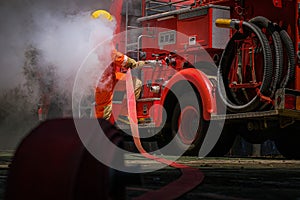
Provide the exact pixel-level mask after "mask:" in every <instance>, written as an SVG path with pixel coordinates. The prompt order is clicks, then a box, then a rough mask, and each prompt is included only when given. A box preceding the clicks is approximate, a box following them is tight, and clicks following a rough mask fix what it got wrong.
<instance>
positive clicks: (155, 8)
mask: <svg viewBox="0 0 300 200" xmlns="http://www.w3.org/2000/svg"><path fill="white" fill-rule="evenodd" d="M188 1H189V0H179V1H172V0H169V2H162V1H158V0H146V1H145V12H146V15H148V12H149V11H153V12H155V14H158V13H162V12H166V11H170V10H171V8H172V6H174V7H180V8H185V7H187V6H184V5H177V4H179V3H183V2H188ZM151 3H152V4H155V5H153V6H151V5H149V4H151ZM158 8H167V10H163V9H161V10H160V9H158ZM147 11H148V12H147Z"/></svg>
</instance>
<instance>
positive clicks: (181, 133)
mask: <svg viewBox="0 0 300 200" xmlns="http://www.w3.org/2000/svg"><path fill="white" fill-rule="evenodd" d="M110 12H111V14H113V15H114V16H115V18H116V20H117V23H118V24H117V30H116V32H117V33H123V36H122V37H119V38H118V40H116V41H115V43H116V48H117V49H118V50H119V51H121V52H126V53H127V54H128V55H129V56H131V57H133V58H135V59H136V60H144V61H145V62H146V65H145V66H144V67H143V68H142V69H141V70H139V71H136V72H135V71H134V70H133V74H134V75H135V76H136V77H137V78H139V79H140V80H141V81H142V83H143V86H142V94H141V97H140V98H139V99H136V105H137V106H136V111H137V118H138V123H139V124H138V125H139V128H140V130H141V132H143V130H144V132H145V134H150V135H151V133H152V132H155V130H160V131H159V133H156V132H155V135H154V136H152V137H150V136H149V137H148V138H147V139H146V140H151V141H155V142H157V144H158V147H159V148H162V147H164V146H165V145H166V144H168V143H169V142H170V141H171V140H172V139H174V138H175V137H176V142H175V146H174V148H179V149H180V148H183V146H184V145H185V144H191V145H190V147H189V148H188V150H187V154H197V152H199V149H200V147H201V145H202V144H203V141H204V138H205V137H206V136H208V134H213V132H209V131H208V129H209V127H210V125H212V124H213V126H218V124H222V123H224V126H223V125H221V126H222V128H221V129H222V132H221V134H220V136H218V138H219V139H218V141H217V143H216V145H215V146H214V148H213V149H212V150H211V151H210V153H209V155H214V156H221V155H224V154H226V153H227V152H228V151H229V149H230V148H231V147H232V144H233V141H234V139H235V137H236V136H237V135H238V134H239V135H241V136H242V137H243V138H244V139H245V140H246V141H248V142H250V143H253V144H256V143H259V144H260V143H263V142H264V141H266V140H268V139H270V140H273V141H275V144H276V147H277V149H278V150H279V151H280V153H281V154H283V155H284V156H286V157H288V158H300V135H299V130H300V121H299V120H300V64H299V56H300V53H299V44H300V43H299V39H300V33H299V26H300V24H299V23H300V18H299V12H300V1H299V0H264V1H258V0H142V1H129V0H128V1H123V0H114V1H113V2H112V6H111V10H110ZM125 90H126V86H125V84H124V82H123V83H122V81H120V83H118V84H117V85H116V87H115V91H114V97H113V117H114V120H116V119H117V118H118V114H119V113H118V111H119V110H120V109H121V107H122V102H124V101H123V96H124V93H125ZM221 122H222V123H221ZM120 126H122V125H120Z"/></svg>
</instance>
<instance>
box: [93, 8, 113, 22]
mask: <svg viewBox="0 0 300 200" xmlns="http://www.w3.org/2000/svg"><path fill="white" fill-rule="evenodd" d="M91 16H92V18H93V19H98V18H99V17H103V18H105V19H107V20H108V21H112V20H113V16H112V15H111V14H110V13H109V12H107V11H106V10H96V11H94V12H92V14H91Z"/></svg>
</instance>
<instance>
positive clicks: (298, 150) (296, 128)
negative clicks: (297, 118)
mask: <svg viewBox="0 0 300 200" xmlns="http://www.w3.org/2000/svg"><path fill="white" fill-rule="evenodd" d="M299 133H300V122H298V123H295V124H293V125H291V126H288V127H286V128H284V129H281V130H280V131H279V132H278V135H277V137H276V138H275V144H276V148H277V149H278V151H279V152H280V153H281V154H282V155H283V156H284V157H286V158H289V159H300V135H299Z"/></svg>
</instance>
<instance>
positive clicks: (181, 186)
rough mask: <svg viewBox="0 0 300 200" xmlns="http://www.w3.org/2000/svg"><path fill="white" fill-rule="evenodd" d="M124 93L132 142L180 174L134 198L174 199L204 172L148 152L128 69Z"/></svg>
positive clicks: (150, 156) (197, 181)
mask: <svg viewBox="0 0 300 200" xmlns="http://www.w3.org/2000/svg"><path fill="white" fill-rule="evenodd" d="M126 94H127V105H128V118H129V121H130V128H131V132H132V136H133V140H134V144H135V146H136V147H137V149H138V151H139V152H140V153H141V154H142V155H143V156H144V157H145V158H149V159H151V160H155V161H157V162H160V163H163V164H166V165H169V166H171V167H174V168H177V169H180V170H181V172H182V175H181V176H180V178H179V179H177V180H175V181H173V182H171V183H169V184H168V185H166V186H164V187H162V188H160V189H159V190H154V191H149V192H147V193H145V194H143V195H141V196H139V197H137V198H135V199H139V200H142V199H155V198H156V199H176V198H178V197H180V196H182V195H184V194H185V193H187V192H189V191H190V190H192V189H194V188H195V187H197V186H198V185H199V184H200V183H201V182H202V181H203V179H204V174H203V173H202V172H201V171H200V170H199V169H197V168H192V167H189V166H187V165H183V164H180V163H176V162H174V161H171V160H167V159H164V158H159V157H156V156H153V155H151V154H149V153H148V152H147V151H146V150H145V149H144V148H143V146H142V143H141V140H140V136H139V129H138V121H137V113H136V101H135V95H134V88H133V82H132V76H131V71H130V69H129V70H128V71H127V74H126Z"/></svg>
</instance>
